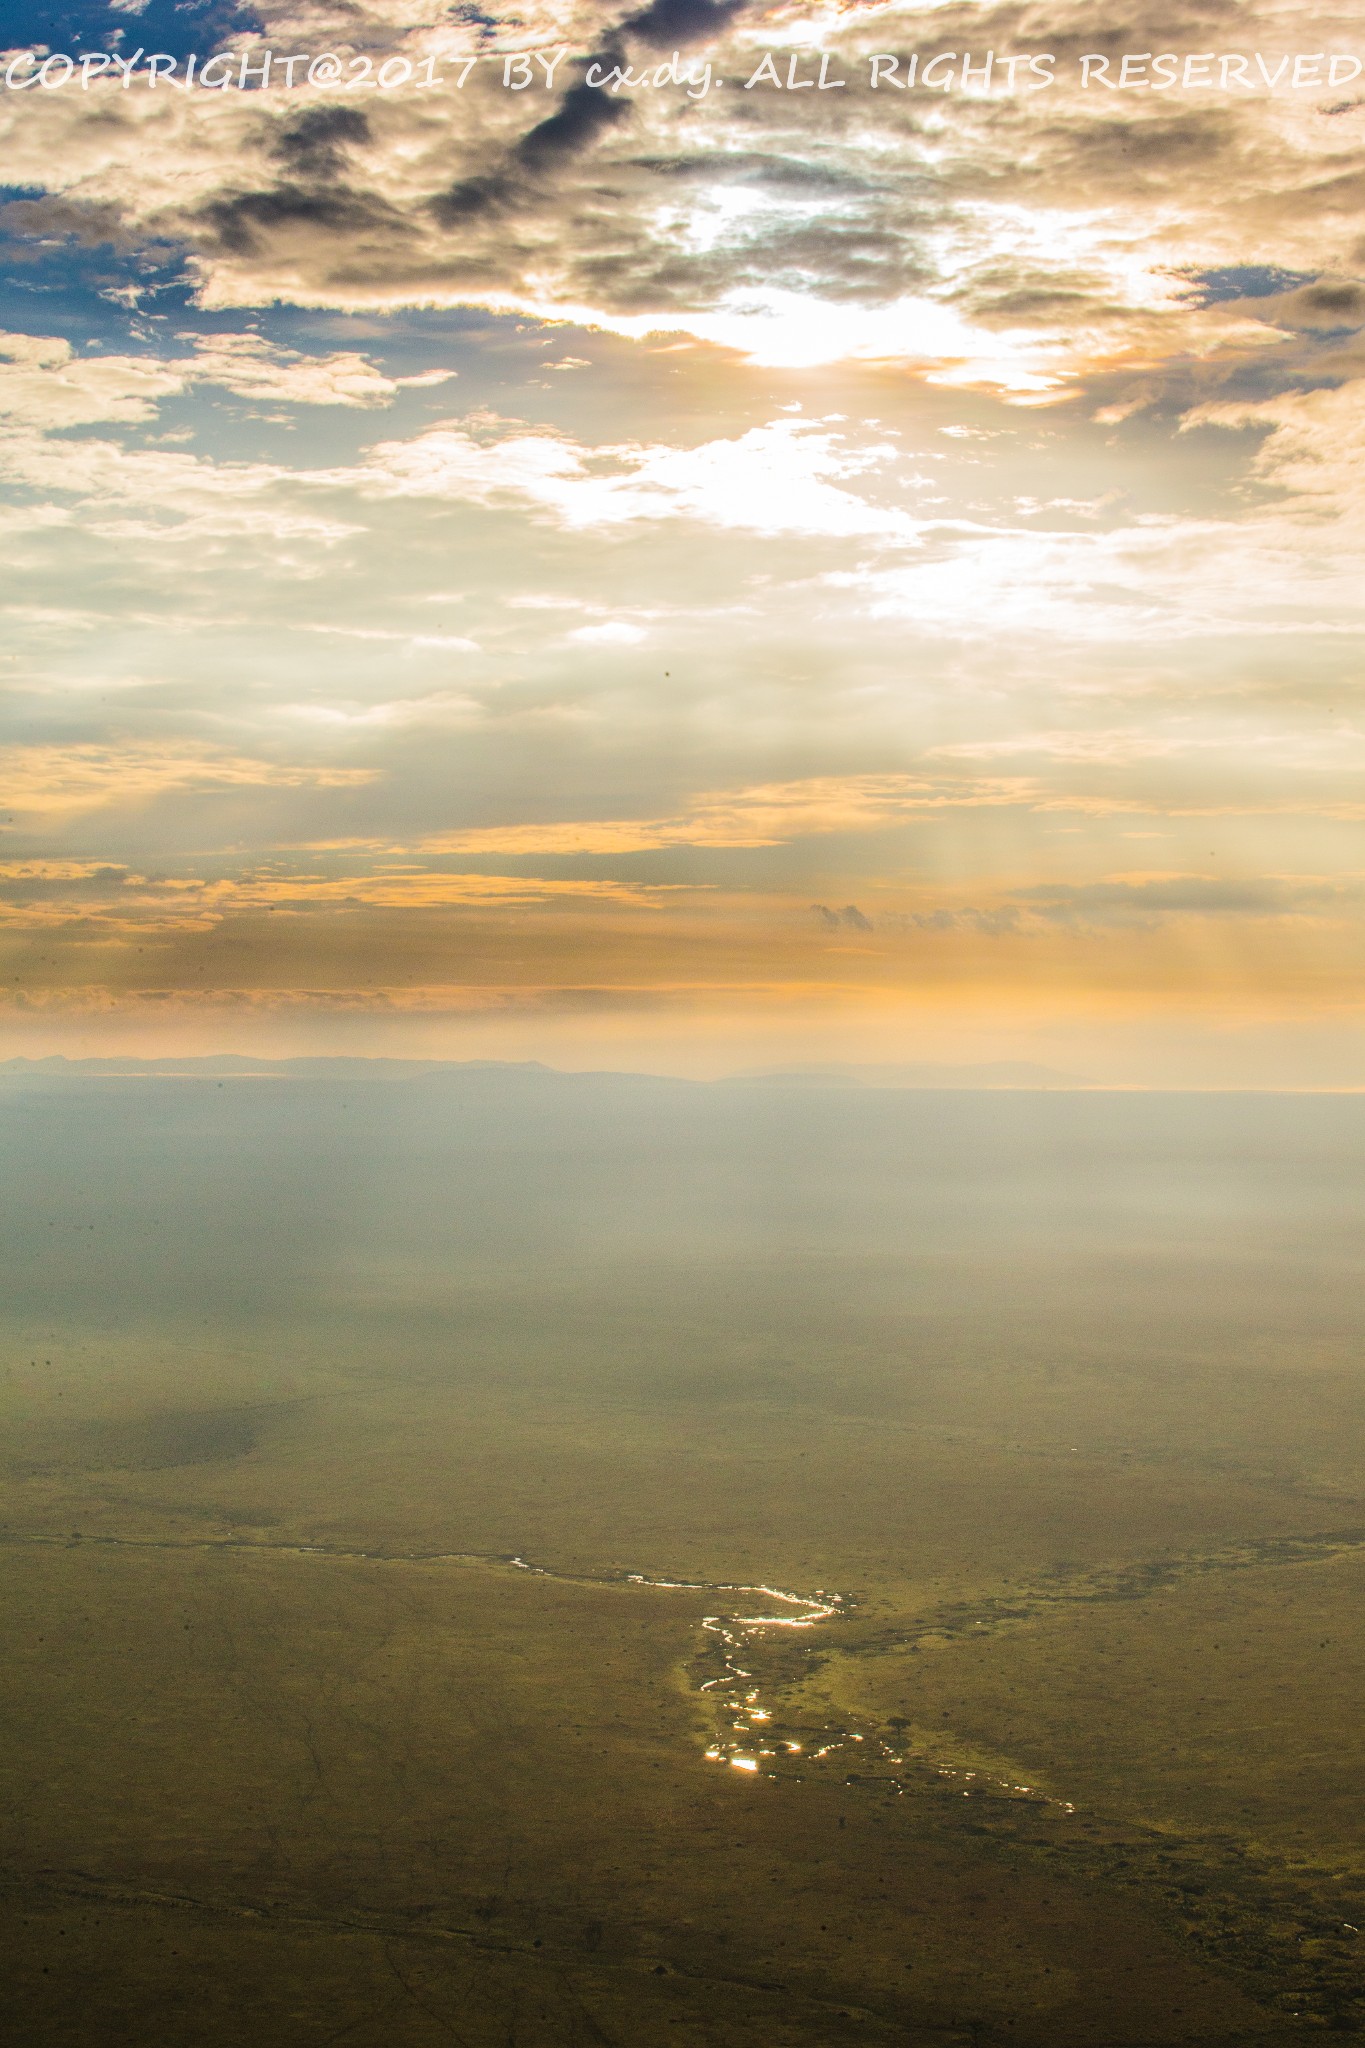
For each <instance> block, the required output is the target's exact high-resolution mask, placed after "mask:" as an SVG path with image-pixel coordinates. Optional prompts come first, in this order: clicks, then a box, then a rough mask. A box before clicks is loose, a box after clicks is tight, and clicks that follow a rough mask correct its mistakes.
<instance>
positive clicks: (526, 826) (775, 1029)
mask: <svg viewBox="0 0 1365 2048" xmlns="http://www.w3.org/2000/svg"><path fill="white" fill-rule="evenodd" d="M1353 16H1354V17H1355V18H1354V20H1353ZM0 41H3V42H4V43H6V44H8V46H9V55H8V56H7V57H6V58H5V59H4V63H5V64H7V65H8V66H9V77H10V81H11V83H10V86H9V88H8V89H0V136H2V137H3V157H2V158H0V175H3V179H4V185H3V189H0V616H3V627H4V630H3V634H2V635H0V676H2V677H3V691H2V694H0V1056H5V1055H9V1054H20V1053H23V1054H40V1053H48V1052H53V1051H64V1052H67V1053H68V1054H72V1055H76V1054H92V1053H94V1054H98V1053H101V1052H108V1053H121V1054H122V1053H150V1052H163V1051H177V1052H190V1051H197V1052H210V1051H213V1052H221V1051H237V1052H246V1053H267V1054H272V1055H274V1054H280V1053H284V1052H294V1053H304V1052H313V1053H316V1052H329V1051H330V1052H347V1053H357V1052H369V1053H376V1054H383V1053H388V1054H403V1055H413V1054H418V1055H422V1056H427V1057H430V1056H436V1055H440V1056H446V1057H451V1058H468V1057H494V1058H511V1059H522V1058H540V1059H546V1060H549V1061H551V1062H553V1063H557V1064H561V1065H568V1066H601V1065H605V1066H615V1067H628V1068H647V1069H651V1070H655V1071H668V1072H685V1073H698V1074H705V1073H724V1072H730V1071H736V1070H745V1069H751V1068H762V1067H765V1066H787V1065H793V1064H797V1065H807V1064H820V1063H824V1062H853V1063H859V1062H875V1063H879V1064H886V1063H896V1062H907V1063H917V1062H926V1061H927V1062H935V1063H948V1064H952V1063H958V1062H968V1063H975V1062H982V1061H1003V1060H1010V1061H1013V1060H1029V1061H1036V1062H1041V1063H1044V1064H1047V1065H1050V1066H1052V1067H1053V1068H1054V1069H1056V1070H1057V1071H1059V1072H1063V1073H1066V1074H1070V1075H1074V1076H1077V1077H1079V1078H1080V1079H1083V1080H1090V1081H1096V1082H1101V1083H1104V1084H1108V1085H1122V1086H1151V1085H1159V1086H1190V1087H1196V1086H1220V1087H1221V1086H1252V1087H1295V1088H1300V1087H1323V1086H1329V1087H1330V1086H1365V1039H1363V1038H1362V1032H1361V1025H1362V1012H1363V1010H1365V1002H1363V1000H1362V997H1363V994H1365V991H1363V990H1362V975H1361V961H1362V944H1361V941H1362V937H1363V936H1365V856H1363V854H1362V847H1363V845H1365V841H1363V840H1362V823H1363V822H1365V789H1363V788H1362V783H1361V777H1360V771H1361V765H1362V755H1363V754H1365V744H1363V734H1362V710H1361V690H1360V673H1361V663H1360V646H1361V642H1360V633H1361V627H1362V623H1363V622H1365V576H1363V575H1362V568H1365V563H1363V562H1362V556H1363V555H1365V519H1362V511H1363V510H1365V482H1363V481H1362V478H1365V465H1363V464H1362V460H1361V458H1362V455H1365V337H1363V336H1362V328H1365V76H1362V74H1361V67H1360V63H1359V61H1358V59H1360V58H1365V33H1363V32H1362V31H1361V27H1360V20H1359V11H1358V9H1355V8H1351V7H1347V6H1345V5H1341V6H1338V7H1335V8H1333V7H1315V6H1314V7H1309V6H1303V5H1300V4H1297V0H1274V4H1273V0H1243V4H1239V5H1236V6H1231V5H1228V4H1226V0H1206V4H1195V0H1162V5H1161V6H1160V7H1159V8H1158V7H1157V6H1155V5H1149V6H1147V7H1146V8H1144V7H1142V6H1140V5H1137V4H1135V0H1130V4H1110V0H1102V4H1095V0H1084V4H1075V5H1068V4H1063V0H1037V4H1030V5H1022V4H1017V5H991V4H975V0H970V4H969V0H949V4H944V5H939V6H925V7H919V8H912V7H904V6H894V7H893V6H877V5H857V4H849V5H844V6H824V7H810V6H803V7H795V6H781V5H780V6H777V7H768V8H765V7H763V6H760V5H745V4H742V0H736V4H731V0H645V4H644V5H643V6H635V7H633V8H632V5H631V0H626V4H625V5H624V6H623V7H620V8H611V7H607V6H603V5H600V4H591V5H578V4H574V0H563V4H560V0H554V4H547V5H526V6H524V7H521V8H517V7H505V8H503V7H498V6H494V5H490V6H489V7H487V8H482V7H477V6H474V5H458V6H449V7H444V8H443V7H441V6H439V5H437V4H434V0H335V4H334V0H293V4H288V0H285V4H281V5H280V6H278V7H275V6H271V5H269V4H261V5H260V6H258V7H256V8H255V9H254V10H246V9H242V10H237V11H234V10H233V8H232V7H231V6H230V5H228V4H227V0H203V4H189V5H178V4H173V0H147V4H145V5H142V6H139V5H137V4H136V0H111V4H109V5H93V6H87V5H84V4H76V0H73V4H65V0H62V4H58V5H55V6H53V7H51V8H42V7H35V6H33V5H31V4H29V0H24V4H23V5H22V6H20V5H18V4H13V0H5V4H4V5H3V6H0ZM266 51H269V52H270V53H271V61H272V66H273V76H272V77H271V78H270V80H268V81H267V82H266V83H265V84H260V83H259V82H254V81H256V80H258V78H259V74H260V72H261V69H262V65H263V61H264V53H265V52H266ZM988 51H990V52H994V53H995V54H994V68H993V70H992V75H991V79H990V81H989V83H988V84H987V83H984V82H983V80H982V71H983V67H984V60H985V55H986V53H987V52H988ZM191 52H193V53H194V56H195V60H196V65H197V66H202V65H203V64H204V62H205V61H206V59H208V58H210V57H211V56H212V55H213V54H214V53H215V52H230V53H232V59H231V62H230V63H227V62H220V63H219V65H218V67H217V70H216V72H212V71H211V72H210V74H209V75H210V77H217V78H222V77H224V76H226V77H228V78H229V79H235V78H236V76H237V75H238V74H237V67H238V65H239V62H240V58H241V56H242V54H243V53H245V54H246V56H247V59H248V66H249V75H248V88H247V89H245V90H243V89H240V88H239V87H238V86H237V85H236V84H229V85H228V86H226V87H213V86H205V87H201V86H199V85H198V84H195V85H194V86H192V87H190V88H186V87H185V85H184V83H183V75H184V67H185V63H186V59H187V58H188V57H189V55H190V54H191ZM1165 52H1170V53H1172V63H1171V64H1170V65H1168V66H1167V67H1166V68H1165V71H1164V72H1163V71H1162V70H1161V68H1160V67H1159V66H1156V65H1155V64H1154V61H1153V60H1154V59H1155V58H1156V57H1158V56H1159V55H1160V54H1161V53H1165ZM28 53H33V54H28ZM138 53H141V55H140V58H139V55H138ZM1353 53H1354V54H1353ZM153 54H156V55H161V56H162V57H163V63H162V65H161V67H160V71H159V74H158V75H155V82H154V83H151V84H149V82H148V77H147V68H146V60H147V57H148V56H149V55H153ZM300 54H301V55H302V56H303V57H306V58H307V59H308V61H309V63H312V60H313V59H314V58H315V57H318V56H322V57H326V58H331V59H333V60H334V68H335V69H336V70H337V71H339V72H340V74H341V83H340V84H329V83H328V67H327V65H326V64H325V63H324V64H323V65H322V67H321V69H320V71H319V72H318V74H317V76H316V77H315V79H314V82H313V83H309V76H308V66H307V65H306V64H304V63H301V62H300V63H296V64H295V65H294V66H293V69H292V72H291V73H289V74H288V76H289V77H292V80H293V82H292V84H291V83H288V82H287V78H286V76H285V75H283V64H284V60H285V59H286V58H288V57H290V56H299V55H300ZM1125 54H1127V55H1128V56H1129V57H1130V59H1131V60H1133V61H1131V62H1130V65H1129V73H1130V82H1129V83H1128V84H1125V85H1123V86H1122V88H1121V89H1120V87H1119V86H1118V84H1117V83H1116V81H1117V79H1118V78H1119V77H1120V76H1121V67H1122V62H1123V58H1124V56H1125ZM509 55H510V56H511V57H512V58H513V62H512V63H511V65H510V66H509V65H507V62H506V60H507V58H508V57H509ZM518 55H520V56H521V57H524V58H525V60H526V61H525V62H524V63H522V64H521V65H520V68H519V67H518V62H517V58H518ZM877 55H881V56H885V57H887V58H888V59H890V58H892V57H894V58H895V59H896V69H895V72H894V74H889V73H888V71H887V67H886V66H882V67H878V68H879V69H880V72H881V75H880V77H879V79H878V83H877V84H876V85H875V87H874V86H873V84H872V83H871V73H872V71H873V69H874V67H873V66H872V65H871V62H870V60H871V58H872V57H873V56H877ZM964 55H965V56H967V57H968V58H969V59H970V61H971V63H972V65H973V66H975V67H976V77H975V80H972V79H970V78H969V80H968V83H967V85H966V86H965V88H964V86H963V83H962V78H961V70H962V58H963V56H964ZM1011 56H1014V57H1018V58H1019V59H1020V61H1019V62H1017V63H1015V64H1014V65H1013V67H1012V69H1011V68H1010V67H1008V66H1007V64H1006V61H1005V60H1006V59H1008V58H1009V57H1011ZM1030 56H1033V57H1036V58H1038V60H1039V62H1038V64H1037V65H1035V66H1032V67H1031V66H1030V65H1029V63H1028V62H1027V59H1028V58H1029V57H1030ZM49 57H50V58H51V62H50V64H49V65H48V68H47V71H46V72H45V73H44V75H43V76H42V77H41V78H40V77H36V75H35V73H36V67H37V65H39V64H41V63H42V62H43V61H44V60H45V59H47V58H49ZM68 57H70V58H71V62H72V65H73V66H74V70H73V71H72V72H71V73H70V75H68V74H67V70H66V69H65V68H64V67H65V65H66V59H67V58H68ZM83 57H85V58H88V59H89V62H88V63H87V64H86V65H85V67H84V68H85V72H86V76H85V78H84V80H82V76H81V70H82V64H81V60H82V58H83ZM822 57H823V58H824V60H825V87H824V89H821V88H820V86H819V85H818V84H817V83H815V81H816V80H817V78H818V76H819V72H820V66H821V60H822ZM934 57H939V58H940V59H941V60H942V61H941V62H940V63H939V64H938V65H937V67H935V68H934V69H933V70H932V71H931V74H930V75H931V77H932V78H933V79H934V80H935V81H936V82H935V83H934V84H931V85H925V84H924V83H923V82H922V81H921V78H920V70H921V69H923V68H924V67H928V66H929V65H930V63H931V60H932V59H933V58H934ZM1205 57H1207V58H1209V60H1210V61H1209V62H1207V63H1204V62H1203V61H1202V60H1203V59H1204V58H1205ZM1334 57H1335V58H1336V59H1337V62H1336V64H1335V66H1333V65H1332V63H1331V60H1332V59H1333V58H1334ZM106 58H118V59H119V60H120V63H121V64H122V65H123V66H129V67H132V68H129V69H126V70H120V68H119V65H116V64H114V63H112V62H111V63H109V64H107V65H106V64H105V62H104V60H105V59H106ZM912 58H916V59H917V60H918V67H919V69H917V71H916V82H915V84H914V85H913V86H912V87H906V86H905V85H904V84H903V83H901V82H900V81H902V80H903V79H904V78H905V76H906V75H907V73H908V71H909V67H910V62H911V59H912ZM1046 58H1050V59H1051V63H1050V64H1048V63H1046V62H1044V61H1043V60H1044V59H1046ZM1099 58H1107V59H1108V60H1109V61H1108V68H1107V72H1106V71H1105V70H1104V69H1103V68H1102V67H1101V66H1100V65H1099V63H1098V62H1096V61H1089V60H1097V59H1099ZM1224 58H1228V59H1230V60H1231V61H1230V63H1229V64H1227V65H1225V64H1224V62H1223V60H1224ZM1258 58H1259V60H1260V61H1259V64H1258ZM765 59H766V60H767V61H766V63H765ZM1083 59H1084V60H1087V61H1085V62H1083V61H1082V60H1083ZM1138 59H1144V60H1146V61H1145V62H1138V61H1136V60H1138ZM1282 59H1284V60H1285V61H1284V62H1283V63H1282V62H1281V60H1282ZM1187 60H1194V61H1193V63H1192V65H1189V64H1187ZM173 62H174V65H175V67H176V70H175V72H174V75H167V67H170V66H171V65H172V63H173ZM593 64H595V65H596V71H595V72H590V70H589V67H590V65H593ZM1353 64H1354V65H1355V70H1354V72H1353V71H1352V65H1353ZM386 66H388V67H389V69H388V71H387V73H386V72H385V70H384V67H386ZM708 66H709V67H710V69H709V71H708V70H707V67H708ZM1239 66H1240V68H1239ZM253 67H254V68H253ZM1186 68H1189V69H1190V75H1191V82H1190V84H1189V85H1188V86H1187V85H1186V84H1185V78H1184V72H1185V69H1186ZM528 73H529V76H530V78H531V83H529V84H527V85H526V86H525V87H524V89H522V88H519V87H518V80H519V79H520V78H521V77H522V76H524V75H526V74H528ZM385 76H387V77H388V78H389V79H390V80H393V81H395V82H394V83H392V84H389V85H384V86H383V87H382V88H381V86H380V85H379V83H378V82H377V81H378V80H379V79H380V78H383V77H385ZM590 76H592V77H594V78H595V79H596V80H597V83H596V84H589V83H588V79H589V77H590ZM1011 76H1012V78H1013V85H1014V89H1013V90H1010V89H1009V87H1008V85H1007V84H1006V82H1005V81H1006V79H1007V78H1009V77H1011ZM1172 76H1173V78H1174V83H1172V84H1169V85H1167V84H1165V83H1164V82H1163V81H1164V80H1165V79H1166V78H1170V77H1172ZM424 78H429V79H431V80H432V81H433V82H432V83H430V84H427V83H424V82H423V80H424ZM505 78H506V80H507V82H506V83H504V79H505ZM1224 78H1226V79H1227V81H1228V82H1227V83H1226V85H1225V84H1224V83H1223V82H1222V81H1223V79H1224ZM1296 78H1298V79H1299V81H1300V82H1299V83H1297V84H1296V83H1295V82H1294V81H1295V79H1296ZM1334 78H1335V80H1336V81H1337V82H1335V83H1334V82H1333V79H1334ZM1083 80H1086V81H1087V82H1083ZM461 81H463V82H461ZM751 81H752V82H751ZM803 81H809V83H803ZM1154 87H1155V88H1156V89H1154Z"/></svg>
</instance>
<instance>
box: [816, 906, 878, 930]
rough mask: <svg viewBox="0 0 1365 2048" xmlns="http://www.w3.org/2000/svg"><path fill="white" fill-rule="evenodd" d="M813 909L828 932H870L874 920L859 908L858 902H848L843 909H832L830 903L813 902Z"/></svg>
mask: <svg viewBox="0 0 1365 2048" xmlns="http://www.w3.org/2000/svg"><path fill="white" fill-rule="evenodd" d="M811 909H812V910H813V911H814V912H815V915H816V916H817V917H818V918H819V920H820V922H821V924H822V925H823V926H824V928H825V930H826V931H827V932H870V931H871V930H872V920H871V918H870V917H867V916H865V915H864V913H863V912H862V911H861V910H859V908H858V906H857V904H856V903H846V904H845V905H844V907H843V909H842V910H831V909H830V906H829V905H828V903H812V905H811Z"/></svg>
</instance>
